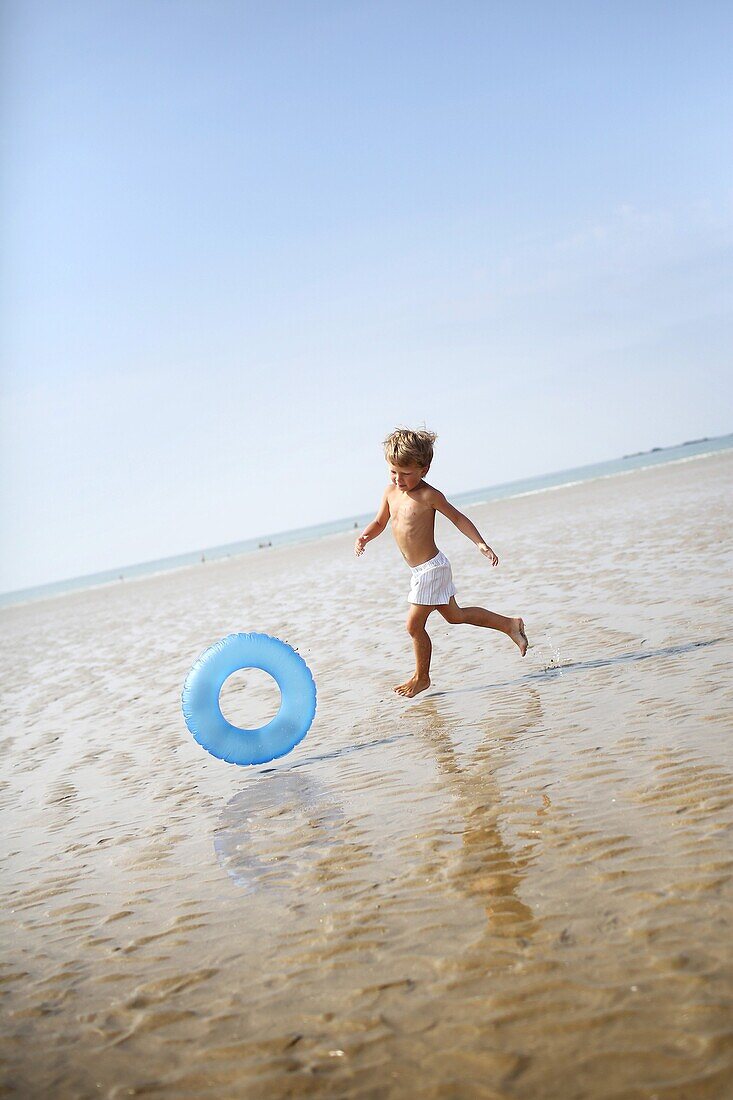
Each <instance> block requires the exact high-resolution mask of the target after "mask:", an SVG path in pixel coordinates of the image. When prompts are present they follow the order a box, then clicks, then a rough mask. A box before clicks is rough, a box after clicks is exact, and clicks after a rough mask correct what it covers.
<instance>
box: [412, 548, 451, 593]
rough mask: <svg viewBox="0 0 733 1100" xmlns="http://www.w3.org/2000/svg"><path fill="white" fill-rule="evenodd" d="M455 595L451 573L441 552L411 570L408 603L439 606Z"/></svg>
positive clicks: (448, 563)
mask: <svg viewBox="0 0 733 1100" xmlns="http://www.w3.org/2000/svg"><path fill="white" fill-rule="evenodd" d="M455 594H456V586H455V585H454V583H453V572H452V570H451V567H450V562H449V561H448V559H447V558H446V556H445V554H444V553H443V551H442V550H439V551H438V553H437V554H436V555H435V557H434V558H431V559H430V561H424V562H423V563H422V565H416V566H415V567H414V568H413V569H412V580H411V581H410V595H409V596H408V597H407V599H408V600H409V602H410V603H422V604H430V603H432V604H436V605H439V604H444V603H448V602H449V600H450V598H451V596H455Z"/></svg>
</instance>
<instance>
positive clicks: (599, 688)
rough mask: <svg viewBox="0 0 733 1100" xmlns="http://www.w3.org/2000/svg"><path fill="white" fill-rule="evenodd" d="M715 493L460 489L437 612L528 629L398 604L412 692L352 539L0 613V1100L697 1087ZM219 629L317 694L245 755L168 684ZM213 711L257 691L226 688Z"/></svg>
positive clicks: (711, 1026) (725, 964) (703, 489)
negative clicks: (442, 607) (406, 696)
mask: <svg viewBox="0 0 733 1100" xmlns="http://www.w3.org/2000/svg"><path fill="white" fill-rule="evenodd" d="M732 481H733V455H731V454H730V453H728V454H722V455H716V456H710V457H705V458H700V459H696V460H692V461H687V462H682V463H677V464H674V465H668V466H662V467H656V468H653V469H649V470H644V471H640V472H638V473H634V474H630V475H624V476H617V477H612V478H607V479H604V480H600V481H597V482H594V483H586V484H583V485H577V486H573V487H569V488H565V489H562V490H557V491H553V492H545V493H542V494H538V495H534V496H527V497H524V498H521V499H515V500H509V501H501V502H497V503H494V504H491V505H486V506H480V507H477V508H475V509H472V510H471V512H472V515H473V516H474V518H475V519H476V521H477V522H478V524H479V526H480V527H481V529H482V530H483V531H484V532H485V533H486V535H487V537H488V538H489V540H490V541H491V543H492V545H493V546H494V547H495V549H496V550H497V552H498V553H499V555H500V557H501V559H502V564H501V566H500V567H499V569H497V570H491V569H490V568H489V567H488V566H487V563H486V562H485V561H484V559H482V558H481V557H480V556H479V555H478V554H477V553H476V552H475V551H474V550H473V549H472V547H471V546H470V544H469V543H468V542H466V541H465V540H463V539H462V537H461V536H460V535H459V534H458V533H457V532H455V531H454V530H453V529H450V528H448V526H447V525H446V526H445V527H441V528H440V531H439V545H440V546H441V547H442V549H444V550H445V551H446V552H447V553H448V554H449V556H450V557H451V558H452V560H453V566H454V573H455V577H456V583H457V586H458V598H459V601H460V602H463V603H484V604H486V605H488V606H489V607H492V608H494V609H495V610H497V611H501V612H504V613H509V614H511V613H519V614H522V615H523V616H524V618H525V620H526V622H527V628H528V633H529V636H530V642H531V646H532V648H531V649H530V651H529V654H528V656H527V657H526V658H525V660H524V661H522V660H521V659H520V657H519V654H518V651H517V650H516V648H515V647H514V646H513V644H512V643H511V642H510V641H509V640H508V639H506V638H504V637H503V636H501V635H498V634H495V633H493V632H489V631H485V632H484V631H479V630H476V629H473V628H470V627H448V626H447V625H446V624H445V623H444V622H443V620H442V619H439V618H438V616H437V615H436V616H433V617H432V618H431V619H430V622H429V628H430V630H431V633H432V635H433V642H434V647H435V650H434V659H433V672H434V685H433V688H432V689H431V690H430V691H429V692H428V693H426V694H424V695H422V696H419V697H418V698H417V699H415V700H414V701H412V702H408V701H405V700H401V699H399V698H397V697H396V696H394V695H393V694H392V692H391V686H392V685H393V684H394V683H397V682H400V681H401V680H402V679H404V677H405V676H406V674H407V673H408V672H410V671H411V663H410V644H409V639H408V638H407V635H406V634H405V632H404V627H403V621H404V616H405V613H406V610H407V605H406V602H405V599H406V593H407V587H408V572H407V570H406V567H405V566H404V565H403V564H402V562H401V561H400V559H399V557H398V554H397V551H396V549H395V547H394V545H393V544H392V543H391V542H390V541H389V538H388V536H385V537H384V538H382V539H381V540H379V541H378V542H376V543H374V544H373V545H372V546H370V547H369V549H368V551H367V554H366V555H365V557H364V558H363V559H361V560H359V561H357V560H356V559H354V557H353V556H352V549H351V547H352V539H351V537H350V536H348V535H347V536H337V537H334V538H330V539H327V540H324V541H321V542H319V543H316V544H312V545H308V546H302V547H296V548H288V549H281V550H274V551H273V550H270V551H263V552H262V553H260V554H257V555H253V556H248V557H244V558H240V559H238V560H232V561H228V562H220V563H212V564H210V565H209V564H207V565H205V566H199V567H196V568H193V569H187V570H182V571H180V572H177V573H171V574H168V575H164V576H160V577H156V578H147V579H144V580H140V581H137V582H132V583H130V582H124V583H121V584H119V586H116V587H108V588H104V589H98V590H95V591H87V592H79V593H76V594H72V595H67V596H65V597H62V598H58V599H55V600H50V601H47V602H44V603H37V604H32V605H26V606H24V607H17V608H11V609H8V610H6V611H4V612H3V613H2V625H3V631H2V635H3V637H2V647H3V665H4V669H5V674H4V677H3V680H4V691H3V696H4V698H3V704H2V715H3V727H4V735H3V746H2V749H3V751H2V756H3V765H2V776H3V780H2V790H1V792H0V797H1V798H2V812H3V820H4V824H5V835H6V844H7V851H8V854H7V855H6V856H5V858H4V860H3V880H4V894H5V904H4V908H3V912H2V924H3V928H2V932H3V942H4V944H5V945H6V949H5V953H4V957H5V960H6V965H5V966H4V968H3V984H2V988H3V991H4V1022H3V1044H2V1045H3V1054H4V1091H3V1092H2V1095H11V1096H12V1095H17V1096H20V1097H24V1098H26V1097H44V1098H54V1100H58V1098H66V1097H82V1098H85V1097H91V1096H103V1097H110V1098H118V1097H127V1096H155V1097H159V1096H160V1097H170V1098H175V1100H181V1098H197V1100H198V1098H208V1097H212V1098H213V1097H216V1098H223V1100H228V1098H231V1097H253V1098H258V1100H259V1098H261V1097H268V1098H274V1100H278V1098H281V1097H302V1096H314V1097H321V1096H322V1097H370V1098H371V1097H373V1098H379V1097H392V1096H394V1097H415V1096H421V1097H441V1098H444V1097H446V1098H453V1097H455V1098H465V1097H468V1098H473V1097H477V1098H484V1097H485V1098H521V1100H525V1098H526V1100H542V1098H560V1100H574V1098H596V1097H599V1098H600V1097H604V1098H605V1097H608V1098H610V1097H614V1098H622V1097H623V1098H628V1100H637V1098H638V1100H641V1098H646V1100H652V1098H657V1100H698V1098H700V1100H703V1098H704V1100H720V1098H721V1097H725V1096H730V1095H732V1094H733V1005H732V1003H731V1001H732V998H731V991H732V989H733V982H732V981H731V977H732V975H731V971H732V969H733V965H732V964H733V949H732V946H731V945H732V943H733V936H732V934H731V933H732V927H731V924H732V917H733V909H732V906H731V896H732V894H733V890H732V888H731V881H732V868H733V846H732V845H731V834H732V832H733V829H732V820H731V817H732V815H731V801H732V799H731V772H732V770H733V760H732V757H733V750H732V749H731V717H732V715H733V678H732V677H731V650H732V648H733V646H732V645H731V611H732V608H731V598H730V564H731V563H730V557H729V554H728V546H729V541H730V511H731V509H730V499H731V494H730V490H731V483H732ZM441 523H442V520H441ZM250 629H252V630H262V631H266V632H268V633H271V634H276V635H278V636H280V637H282V638H285V639H287V640H288V641H289V642H290V643H291V644H292V645H294V646H296V647H297V648H298V649H299V651H300V652H301V654H302V655H303V656H304V657H305V658H306V660H307V661H308V663H309V665H310V667H311V668H312V670H313V673H314V675H315V677H316V680H317V683H318V689H319V710H318V714H317V716H316V721H315V723H314V725H313V727H312V729H311V731H310V733H309V734H308V737H307V738H306V740H305V741H304V742H303V743H302V744H301V745H300V746H298V748H296V749H295V751H294V752H293V753H291V754H290V756H288V757H286V758H284V759H283V760H282V761H280V762H276V763H275V764H273V765H265V766H262V767H259V768H253V769H245V768H237V767H234V766H231V765H226V764H223V763H221V762H219V761H217V760H215V759H213V758H212V757H210V756H209V755H208V754H206V753H205V752H204V751H203V750H202V749H201V748H199V746H198V745H196V744H195V742H194V741H193V739H192V738H191V737H190V735H189V734H188V731H187V730H186V728H185V726H184V724H183V720H182V717H181V714H180V690H181V685H182V682H183V680H184V677H185V675H186V673H187V671H188V669H189V667H190V665H191V664H192V663H193V661H194V659H195V658H196V657H197V656H198V654H199V653H200V652H201V650H202V649H204V648H205V647H206V646H207V645H208V644H210V643H211V642H213V641H215V640H217V639H218V638H220V637H222V636H223V635H225V634H227V633H229V632H231V631H235V630H250ZM260 676H262V674H260ZM222 702H223V706H224V710H225V713H227V714H228V716H229V717H230V718H232V719H233V720H241V721H243V722H246V721H247V720H248V719H251V718H252V717H253V715H256V716H257V717H258V718H259V719H260V720H263V719H264V718H266V717H267V715H268V707H272V705H273V703H272V696H271V694H270V693H269V692H268V690H266V685H265V687H263V686H262V684H261V683H260V682H259V680H258V677H257V674H249V679H248V678H247V675H246V674H244V673H242V674H237V676H235V677H233V678H232V680H231V681H230V682H229V683H228V684H227V686H226V687H225V689H224V693H223V700H222Z"/></svg>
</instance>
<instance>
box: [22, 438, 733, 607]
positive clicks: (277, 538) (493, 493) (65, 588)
mask: <svg viewBox="0 0 733 1100" xmlns="http://www.w3.org/2000/svg"><path fill="white" fill-rule="evenodd" d="M731 447H733V433H731V434H728V435H722V436H715V437H713V438H705V439H695V440H690V441H688V442H686V443H680V444H676V445H675V446H673V447H654V448H652V449H651V450H649V451H641V452H638V453H635V454H631V455H624V456H622V457H621V458H615V459H610V460H608V461H605V462H597V463H591V464H589V465H586V466H576V467H571V468H570V469H567V470H558V471H555V472H553V473H549V474H539V475H536V476H534V477H530V478H522V479H519V480H517V481H509V482H504V483H502V484H500V485H492V486H487V487H484V488H482V489H472V490H468V491H466V492H461V493H453V494H451V500H452V501H454V502H455V503H456V504H458V505H471V504H484V503H488V502H490V501H493V500H505V499H509V498H511V497H517V496H525V495H528V494H530V493H540V492H545V491H548V490H550V489H559V488H563V487H566V486H569V485H574V484H577V483H579V482H583V481H593V480H595V479H599V478H604V477H613V476H615V475H619V474H624V473H630V472H632V471H633V470H640V469H644V468H646V467H649V466H656V465H659V464H660V463H666V462H680V461H684V460H685V459H692V458H698V457H702V456H704V455H707V454H714V453H716V452H718V451H723V450H727V449H729V448H731ZM373 514H374V513H373V509H372V510H371V511H369V512H363V513H360V514H358V515H352V516H345V517H342V518H341V519H336V520H330V521H328V522H326V523H320V524H315V525H313V526H310V527H298V528H294V529H293V530H289V531H279V532H275V533H272V534H267V535H258V536H255V537H254V538H249V539H243V540H241V541H239V542H233V543H226V544H224V545H222V546H212V547H205V548H202V549H198V550H190V551H186V552H185V553H182V554H175V555H172V556H171V557H167V558H159V559H153V560H150V561H144V562H139V563H137V564H134V565H125V566H118V567H116V568H113V569H106V570H102V571H100V572H97V573H89V574H86V575H84V576H79V577H70V578H68V579H65V580H60V581H51V582H48V583H45V584H41V585H36V586H33V587H30V588H20V589H14V590H10V591H6V592H0V607H10V606H13V605H16V604H23V603H31V602H35V601H40V600H45V599H51V598H53V597H56V596H63V595H67V594H68V593H71V592H76V591H79V590H80V589H86V588H97V587H101V586H103V585H110V584H119V583H124V582H125V581H130V580H136V579H138V578H141V577H150V576H154V575H156V574H159V573H167V572H170V571H171V570H174V569H185V568H190V567H192V566H195V565H205V564H206V563H207V562H212V561H221V560H223V559H226V558H232V557H239V556H241V555H244V554H251V553H255V552H258V551H265V550H274V549H277V548H278V547H281V546H293V545H295V544H298V543H304V542H311V541H313V540H315V539H320V538H326V537H328V536H329V535H338V534H343V533H344V532H345V531H349V530H352V529H354V528H358V527H360V526H362V525H363V524H366V523H368V522H369V520H371V519H372V518H373Z"/></svg>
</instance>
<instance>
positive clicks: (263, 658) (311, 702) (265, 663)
mask: <svg viewBox="0 0 733 1100" xmlns="http://www.w3.org/2000/svg"><path fill="white" fill-rule="evenodd" d="M242 668H259V669H262V671H263V672H269V674H270V676H272V677H273V679H274V680H275V681H276V682H277V685H278V687H279V688H280V694H281V695H282V701H281V703H280V710H279V711H278V712H277V714H276V715H275V717H274V718H273V719H272V721H270V722H268V723H267V725H265V726H260V728H259V729H252V730H248V729H240V728H239V727H238V726H233V725H232V724H231V722H227V720H226V718H225V717H224V715H223V714H222V713H221V707H220V706H219V693H220V692H221V689H222V685H223V684H224V681H225V680H226V679H227V678H228V677H229V676H231V675H232V673H233V672H237V671H239V669H242ZM181 705H182V707H183V717H184V718H185V719H186V725H187V726H188V728H189V730H190V731H191V733H192V734H193V736H194V737H195V739H196V740H197V741H198V743H199V745H201V746H202V747H203V748H205V749H206V750H207V752H210V753H211V754H212V756H217V757H218V758H219V759H220V760H226V762H227V763H228V764H266V763H267V761H268V760H274V759H275V758H276V757H278V756H284V755H285V753H286V752H290V750H291V749H293V748H295V746H296V745H297V744H298V742H299V741H302V740H303V738H304V737H305V735H306V733H307V732H308V730H309V729H310V727H311V723H312V721H313V716H314V715H315V713H316V685H315V682H314V680H313V676H312V675H311V670H310V669H309V668H308V665H307V664H306V663H305V661H304V660H303V658H302V657H301V656H300V654H298V653H296V652H295V650H294V649H293V648H292V646H289V645H288V644H287V642H281V641H280V639H279V638H271V637H270V635H269V634H229V635H228V636H227V637H226V638H222V640H221V641H220V642H217V643H216V644H215V645H212V646H210V647H209V649H207V650H205V651H204V652H203V653H202V654H201V656H200V657H199V659H198V661H196V664H195V665H194V666H193V668H192V669H191V671H190V672H189V674H188V676H187V677H186V682H185V684H184V685H183V694H182V696H181Z"/></svg>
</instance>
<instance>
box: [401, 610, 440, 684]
mask: <svg viewBox="0 0 733 1100" xmlns="http://www.w3.org/2000/svg"><path fill="white" fill-rule="evenodd" d="M431 611H435V605H434V604H423V603H413V604H410V610H409V612H408V615H407V624H406V625H407V633H408V634H409V635H410V637H411V638H412V645H413V648H414V650H415V675H414V676H412V677H411V678H410V679H409V680H406V681H405V683H404V684H398V685H397V686H396V687H395V689H394V690H395V691H396V692H397V694H398V695H403V696H404V697H405V698H406V699H412V697H413V696H414V695H417V694H418V692H420V691H425V689H426V688H429V687H430V657H431V655H432V652H433V644H432V642H431V641H430V636H429V634H428V632H427V630H426V629H425V623H426V622H427V621H428V615H429V614H430V613H431Z"/></svg>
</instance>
